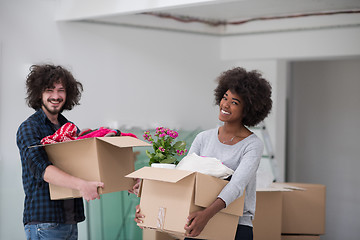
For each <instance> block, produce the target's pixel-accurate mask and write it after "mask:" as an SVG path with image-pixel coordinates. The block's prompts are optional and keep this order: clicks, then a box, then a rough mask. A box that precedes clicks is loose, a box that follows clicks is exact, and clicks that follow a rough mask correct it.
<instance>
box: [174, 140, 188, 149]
mask: <svg viewBox="0 0 360 240" xmlns="http://www.w3.org/2000/svg"><path fill="white" fill-rule="evenodd" d="M185 147H186V142H185V141H178V142H176V143H175V144H174V148H175V149H179V150H184V149H185Z"/></svg>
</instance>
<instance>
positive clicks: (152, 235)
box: [142, 229, 184, 240]
mask: <svg viewBox="0 0 360 240" xmlns="http://www.w3.org/2000/svg"><path fill="white" fill-rule="evenodd" d="M183 239H184V237H178V236H173V235H170V234H169V233H166V232H158V231H156V230H154V229H143V238H142V240H183Z"/></svg>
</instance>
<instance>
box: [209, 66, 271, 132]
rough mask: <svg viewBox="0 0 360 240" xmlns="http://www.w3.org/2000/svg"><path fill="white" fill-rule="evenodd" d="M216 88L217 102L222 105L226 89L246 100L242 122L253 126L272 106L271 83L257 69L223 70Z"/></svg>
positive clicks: (266, 114) (238, 68) (265, 115)
mask: <svg viewBox="0 0 360 240" xmlns="http://www.w3.org/2000/svg"><path fill="white" fill-rule="evenodd" d="M217 81H218V86H217V87H216V89H215V90H214V92H215V103H216V105H220V101H221V99H222V98H223V96H224V94H225V93H226V91H228V90H230V91H231V92H232V93H234V94H237V95H239V96H240V97H241V98H242V99H243V102H244V109H243V116H244V117H243V119H242V124H244V125H246V126H249V127H253V126H256V125H257V124H259V123H260V122H261V121H262V120H264V119H265V118H266V117H267V116H268V114H269V113H270V110H271V108H272V100H271V91H272V90H271V85H270V83H269V82H268V81H267V80H265V79H264V78H263V77H262V76H261V74H260V73H259V72H258V71H256V70H253V71H249V72H247V71H246V70H245V69H244V68H241V67H237V68H233V69H230V70H228V71H225V72H223V73H222V74H221V75H220V76H219V77H218V79H217Z"/></svg>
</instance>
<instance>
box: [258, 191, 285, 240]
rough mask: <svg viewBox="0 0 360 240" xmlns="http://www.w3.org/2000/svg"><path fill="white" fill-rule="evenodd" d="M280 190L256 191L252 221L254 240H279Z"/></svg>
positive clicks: (280, 216)
mask: <svg viewBox="0 0 360 240" xmlns="http://www.w3.org/2000/svg"><path fill="white" fill-rule="evenodd" d="M281 218H282V190H281V189H277V190H275V189H272V190H260V191H256V211H255V218H254V221H253V231H254V239H256V240H280V239H281Z"/></svg>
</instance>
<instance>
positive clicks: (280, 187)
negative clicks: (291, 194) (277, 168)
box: [256, 182, 306, 192]
mask: <svg viewBox="0 0 360 240" xmlns="http://www.w3.org/2000/svg"><path fill="white" fill-rule="evenodd" d="M294 190H299V191H305V190H306V188H303V187H299V186H294V185H292V184H291V183H283V182H274V183H272V184H270V186H269V187H267V188H257V189H256V191H257V192H273V191H280V192H288V191H294Z"/></svg>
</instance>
